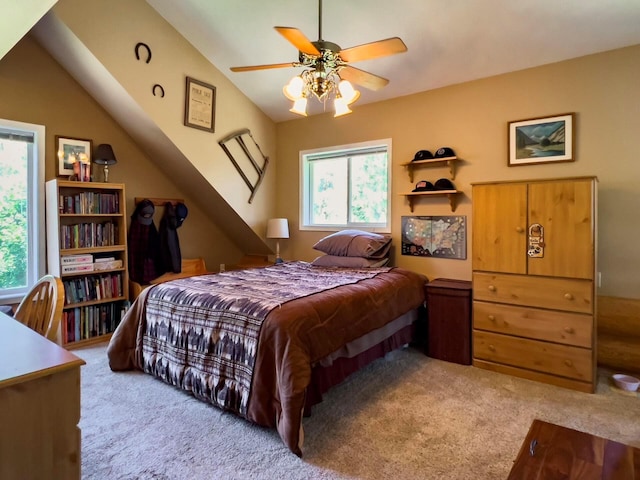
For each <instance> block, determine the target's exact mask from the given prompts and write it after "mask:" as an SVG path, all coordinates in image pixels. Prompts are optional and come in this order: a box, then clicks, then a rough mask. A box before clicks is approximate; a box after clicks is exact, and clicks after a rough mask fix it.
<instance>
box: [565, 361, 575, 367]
mask: <svg viewBox="0 0 640 480" xmlns="http://www.w3.org/2000/svg"><path fill="white" fill-rule="evenodd" d="M564 364H565V365H566V366H567V367H573V362H572V361H571V360H565V361H564Z"/></svg>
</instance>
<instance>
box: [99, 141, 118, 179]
mask: <svg viewBox="0 0 640 480" xmlns="http://www.w3.org/2000/svg"><path fill="white" fill-rule="evenodd" d="M93 161H94V163H97V164H98V165H104V181H105V183H108V182H109V165H115V164H116V163H118V161H117V160H116V156H115V154H114V153H113V148H111V145H109V144H108V143H101V144H100V145H98V148H96V151H95V153H94V154H93Z"/></svg>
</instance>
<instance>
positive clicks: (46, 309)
mask: <svg viewBox="0 0 640 480" xmlns="http://www.w3.org/2000/svg"><path fill="white" fill-rule="evenodd" d="M63 306H64V285H63V284H62V280H60V278H58V277H54V276H53V275H45V276H44V277H42V278H41V279H40V280H38V282H37V283H36V284H35V285H34V286H33V288H32V289H31V291H29V293H27V295H26V296H25V297H24V298H23V299H22V301H21V302H20V304H19V305H18V308H17V309H16V311H15V313H14V314H13V317H14V318H15V319H16V320H18V321H19V322H21V323H23V324H25V325H26V326H27V327H29V328H31V329H32V330H35V331H36V332H38V333H39V334H40V335H43V336H44V337H46V338H48V339H49V340H51V341H54V342H55V341H56V340H57V335H58V327H59V325H60V320H61V319H62V307H63Z"/></svg>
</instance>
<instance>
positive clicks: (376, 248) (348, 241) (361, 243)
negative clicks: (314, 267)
mask: <svg viewBox="0 0 640 480" xmlns="http://www.w3.org/2000/svg"><path fill="white" fill-rule="evenodd" d="M313 248H314V249H315V250H319V251H321V252H324V253H326V254H327V255H337V256H341V257H363V258H378V259H380V258H385V257H386V256H387V255H388V254H389V249H390V248H391V237H390V236H388V235H380V234H379V233H371V232H363V231H362V230H342V231H340V232H336V233H333V234H331V235H328V236H326V237H324V238H322V239H320V240H319V241H318V242H317V243H316V244H315V245H314V246H313Z"/></svg>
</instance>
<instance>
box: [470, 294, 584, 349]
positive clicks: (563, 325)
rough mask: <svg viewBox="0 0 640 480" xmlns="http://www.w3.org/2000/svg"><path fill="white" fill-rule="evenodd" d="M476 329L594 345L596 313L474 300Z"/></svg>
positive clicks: (570, 343) (566, 342)
mask: <svg viewBox="0 0 640 480" xmlns="http://www.w3.org/2000/svg"><path fill="white" fill-rule="evenodd" d="M473 328H475V329H478V330H488V331H491V332H496V333H502V334H505V335H515V336H518V337H527V338H531V339H534V340H545V341H548V342H556V343H563V344H567V345H575V346H577V347H584V348H591V346H592V345H593V343H592V342H593V316H591V315H586V314H582V313H569V312H559V311H555V310H543V309H540V308H532V307H520V306H515V305H503V304H501V303H487V302H478V301H476V302H473Z"/></svg>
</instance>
